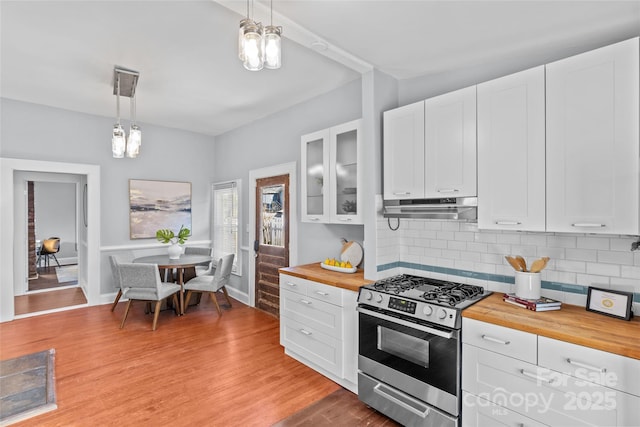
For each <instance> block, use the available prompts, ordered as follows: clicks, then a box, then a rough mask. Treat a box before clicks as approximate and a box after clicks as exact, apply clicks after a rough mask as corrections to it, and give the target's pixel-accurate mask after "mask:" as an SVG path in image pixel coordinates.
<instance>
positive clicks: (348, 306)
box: [280, 274, 358, 393]
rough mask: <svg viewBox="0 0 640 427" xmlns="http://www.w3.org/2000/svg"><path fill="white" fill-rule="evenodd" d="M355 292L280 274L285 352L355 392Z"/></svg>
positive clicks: (281, 322)
mask: <svg viewBox="0 0 640 427" xmlns="http://www.w3.org/2000/svg"><path fill="white" fill-rule="evenodd" d="M357 297H358V295H357V293H355V292H352V291H349V290H346V289H340V288H336V287H334V286H329V285H325V284H322V283H317V282H313V281H311V280H306V279H302V278H299V277H295V276H289V275H286V274H281V275H280V344H281V345H282V346H283V347H284V348H285V353H286V354H288V355H289V356H291V357H293V358H294V359H296V360H298V361H300V362H302V363H304V364H305V365H307V366H309V367H311V368H313V369H315V370H316V371H318V372H320V373H321V374H323V375H325V376H326V377H328V378H330V379H331V380H333V381H335V382H337V383H338V384H340V385H341V386H343V387H345V388H347V389H349V390H351V391H352V392H354V393H357V389H358V387H357V371H358V361H357V357H358V340H357V327H358V323H357V321H358V319H357V312H356V304H357Z"/></svg>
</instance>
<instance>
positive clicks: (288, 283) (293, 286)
mask: <svg viewBox="0 0 640 427" xmlns="http://www.w3.org/2000/svg"><path fill="white" fill-rule="evenodd" d="M287 285H289V286H291V287H292V288H297V287H298V285H296V284H295V283H291V282H287Z"/></svg>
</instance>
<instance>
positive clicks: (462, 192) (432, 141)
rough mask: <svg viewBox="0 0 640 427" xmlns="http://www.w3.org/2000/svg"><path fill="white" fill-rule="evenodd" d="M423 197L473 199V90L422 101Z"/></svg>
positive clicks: (474, 116) (469, 89)
mask: <svg viewBox="0 0 640 427" xmlns="http://www.w3.org/2000/svg"><path fill="white" fill-rule="evenodd" d="M424 109H425V112H424V113H425V122H424V123H425V131H424V132H425V177H424V179H425V193H424V195H425V197H427V198H434V197H435V198H440V197H467V196H476V194H477V189H476V87H475V86H472V87H468V88H465V89H460V90H457V91H455V92H449V93H446V94H444V95H440V96H436V97H434V98H429V99H427V100H426V101H425V108H424Z"/></svg>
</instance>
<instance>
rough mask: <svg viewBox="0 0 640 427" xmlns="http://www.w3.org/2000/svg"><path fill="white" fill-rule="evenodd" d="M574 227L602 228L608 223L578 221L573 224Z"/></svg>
mask: <svg viewBox="0 0 640 427" xmlns="http://www.w3.org/2000/svg"><path fill="white" fill-rule="evenodd" d="M571 226H572V227H587V228H602V227H606V226H607V225H606V224H597V223H595V222H576V223H573V224H571Z"/></svg>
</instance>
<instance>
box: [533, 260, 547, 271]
mask: <svg viewBox="0 0 640 427" xmlns="http://www.w3.org/2000/svg"><path fill="white" fill-rule="evenodd" d="M547 262H549V257H548V256H545V257H542V258H540V259H537V260H535V261H533V264H531V272H532V273H539V272H540V271H542V270H543V269H544V268H545V267H546V266H547Z"/></svg>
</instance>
